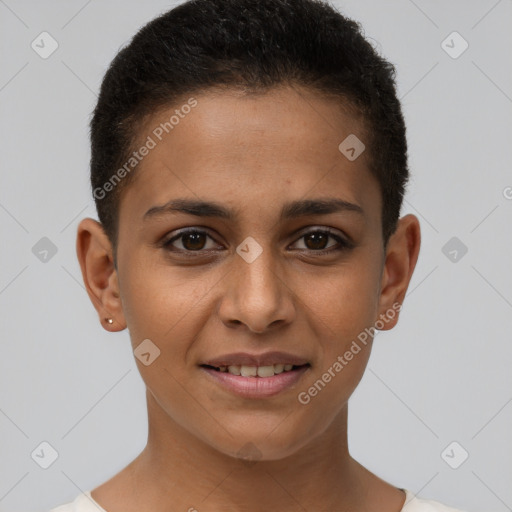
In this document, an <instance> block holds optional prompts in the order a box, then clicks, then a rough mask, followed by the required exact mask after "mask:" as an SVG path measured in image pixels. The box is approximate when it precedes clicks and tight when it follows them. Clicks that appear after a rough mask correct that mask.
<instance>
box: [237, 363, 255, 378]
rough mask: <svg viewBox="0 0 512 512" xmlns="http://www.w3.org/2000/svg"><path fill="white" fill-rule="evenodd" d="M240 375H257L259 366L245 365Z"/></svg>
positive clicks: (241, 368)
mask: <svg viewBox="0 0 512 512" xmlns="http://www.w3.org/2000/svg"><path fill="white" fill-rule="evenodd" d="M240 375H241V376H242V377H256V375H258V368H257V367H256V366H244V365H242V366H241V367H240Z"/></svg>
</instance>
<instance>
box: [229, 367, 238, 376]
mask: <svg viewBox="0 0 512 512" xmlns="http://www.w3.org/2000/svg"><path fill="white" fill-rule="evenodd" d="M228 372H229V373H231V374H233V375H240V366H228Z"/></svg>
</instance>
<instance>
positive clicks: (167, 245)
mask: <svg viewBox="0 0 512 512" xmlns="http://www.w3.org/2000/svg"><path fill="white" fill-rule="evenodd" d="M197 233H198V234H204V235H206V236H207V237H208V238H210V239H212V240H213V237H212V236H210V235H209V234H208V232H207V231H203V230H200V229H197V228H192V229H185V230H183V231H181V232H179V233H178V234H177V235H175V236H173V237H172V238H170V239H168V240H164V241H163V242H162V244H161V247H163V248H164V249H166V250H168V251H170V252H177V253H182V254H184V255H186V256H187V257H191V258H194V257H197V256H201V255H204V252H205V250H204V249H199V250H197V251H192V250H183V249H175V248H171V247H172V243H173V242H175V241H176V240H179V239H180V238H183V237H184V236H186V235H190V234H197ZM316 233H322V234H327V235H328V236H329V238H334V239H335V240H336V242H338V244H339V246H338V247H335V248H334V249H333V248H329V249H319V250H314V249H297V250H299V251H307V252H311V253H313V254H314V255H315V256H324V255H328V254H332V253H335V252H340V251H344V250H348V249H351V248H353V247H354V244H353V243H352V242H349V241H348V240H345V239H344V238H342V237H340V236H339V235H337V234H335V233H333V232H332V231H331V230H330V229H329V228H322V229H313V230H311V231H308V232H306V233H303V234H302V235H301V236H300V237H299V238H298V239H297V240H296V241H298V240H301V239H302V238H304V237H306V236H308V235H312V234H316ZM208 251H211V249H210V250H208V249H207V250H206V252H208Z"/></svg>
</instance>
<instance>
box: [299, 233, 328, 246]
mask: <svg viewBox="0 0 512 512" xmlns="http://www.w3.org/2000/svg"><path fill="white" fill-rule="evenodd" d="M303 238H304V240H305V241H306V246H307V248H308V249H312V250H321V249H325V247H326V244H327V241H328V240H329V238H330V236H329V235H328V234H326V233H323V232H321V231H317V232H315V233H309V234H307V235H305V236H304V237H303Z"/></svg>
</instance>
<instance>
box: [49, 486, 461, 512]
mask: <svg viewBox="0 0 512 512" xmlns="http://www.w3.org/2000/svg"><path fill="white" fill-rule="evenodd" d="M404 491H405V494H406V499H405V504H404V506H403V507H402V510H401V511H400V512H462V511H461V510H458V509H455V508H451V507H447V506H446V505H443V504H442V503H438V502H437V501H431V500H422V499H420V498H416V496H414V494H413V493H412V492H411V491H408V490H407V489H404ZM50 512H107V511H106V510H105V509H104V508H101V507H100V506H99V505H98V504H97V503H96V502H95V501H94V500H93V499H92V497H91V491H87V492H84V493H83V494H80V495H79V496H78V497H77V498H76V499H75V501H73V502H71V503H66V504H65V505H60V506H59V507H57V508H52V510H50Z"/></svg>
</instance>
